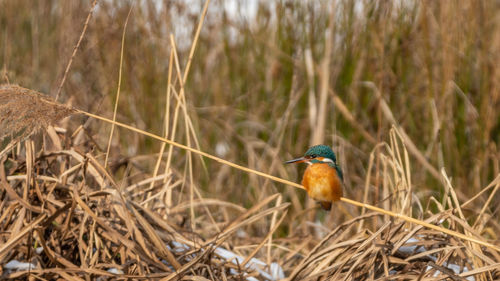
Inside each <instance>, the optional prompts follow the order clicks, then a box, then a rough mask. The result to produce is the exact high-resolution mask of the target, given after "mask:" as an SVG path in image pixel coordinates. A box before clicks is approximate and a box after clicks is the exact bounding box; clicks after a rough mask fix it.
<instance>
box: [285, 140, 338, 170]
mask: <svg viewBox="0 0 500 281" xmlns="http://www.w3.org/2000/svg"><path fill="white" fill-rule="evenodd" d="M302 162H305V163H309V164H314V163H331V164H334V165H336V164H337V157H336V156H335V153H334V152H333V150H332V149H331V148H330V147H329V146H327V145H322V144H320V145H315V146H313V147H311V148H309V149H308V150H307V151H306V153H305V154H304V156H302V157H300V158H297V159H293V160H290V161H286V162H285V163H287V164H288V163H302Z"/></svg>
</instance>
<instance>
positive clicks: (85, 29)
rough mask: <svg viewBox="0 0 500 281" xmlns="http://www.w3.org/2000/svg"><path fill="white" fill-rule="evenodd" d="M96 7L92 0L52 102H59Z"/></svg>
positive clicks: (95, 1)
mask: <svg viewBox="0 0 500 281" xmlns="http://www.w3.org/2000/svg"><path fill="white" fill-rule="evenodd" d="M96 5H97V0H94V2H92V7H91V8H90V11H89V13H88V15H87V19H86V20H85V23H84V24H83V30H82V33H81V34H80V38H78V42H77V43H76V45H75V48H73V53H72V54H71V57H70V59H69V61H68V64H67V65H66V69H65V70H64V75H63V78H62V79H61V83H60V84H59V87H58V88H57V93H56V98H55V99H54V100H56V101H57V100H59V95H60V94H61V90H62V87H63V86H64V82H66V77H67V76H68V73H69V69H70V68H71V64H72V63H73V58H74V57H75V56H76V52H77V51H78V48H79V47H80V43H82V40H83V37H84V36H85V32H86V31H87V27H88V25H89V22H90V18H91V17H92V13H93V12H94V9H95V6H96Z"/></svg>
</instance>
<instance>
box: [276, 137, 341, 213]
mask: <svg viewBox="0 0 500 281" xmlns="http://www.w3.org/2000/svg"><path fill="white" fill-rule="evenodd" d="M304 162H305V163H307V164H308V167H307V169H306V171H305V172H304V177H303V178H302V185H303V186H304V187H305V189H306V191H307V194H309V197H311V198H313V199H314V200H316V201H319V203H320V204H321V206H322V207H323V209H325V210H330V209H331V208H332V202H335V201H338V200H340V197H342V183H343V182H344V176H343V174H342V169H340V166H339V165H337V157H336V156H335V153H334V152H333V150H332V149H331V148H330V147H329V146H327V145H322V144H320V145H315V146H313V147H311V148H309V149H308V150H307V151H306V153H305V154H304V156H302V157H300V158H297V159H293V160H290V161H286V162H285V163H286V164H289V163H304Z"/></svg>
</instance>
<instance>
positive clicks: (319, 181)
mask: <svg viewBox="0 0 500 281" xmlns="http://www.w3.org/2000/svg"><path fill="white" fill-rule="evenodd" d="M302 185H303V186H304V187H305V188H306V190H307V194H309V196H310V197H311V198H313V199H315V200H318V201H322V202H334V201H338V200H340V197H342V182H341V180H340V178H339V176H338V174H337V171H336V170H335V168H333V167H330V166H329V165H328V164H327V163H315V164H312V165H309V166H308V167H307V169H306V171H305V173H304V178H303V179H302Z"/></svg>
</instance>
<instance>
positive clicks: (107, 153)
mask: <svg viewBox="0 0 500 281" xmlns="http://www.w3.org/2000/svg"><path fill="white" fill-rule="evenodd" d="M132 8H134V5H132V6H130V10H129V11H128V14H127V18H126V19H125V24H124V25H123V33H122V43H121V48H120V66H119V68H118V86H117V87H116V99H115V107H114V109H113V121H116V114H117V112H118V103H119V102H120V88H121V85H122V70H123V51H124V49H125V34H126V32H127V25H128V20H129V18H130V14H131V13H132ZM114 132H115V125H114V124H111V132H109V138H108V146H107V148H106V157H105V158H104V168H106V167H108V158H109V150H110V149H111V141H112V140H113V133H114Z"/></svg>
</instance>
